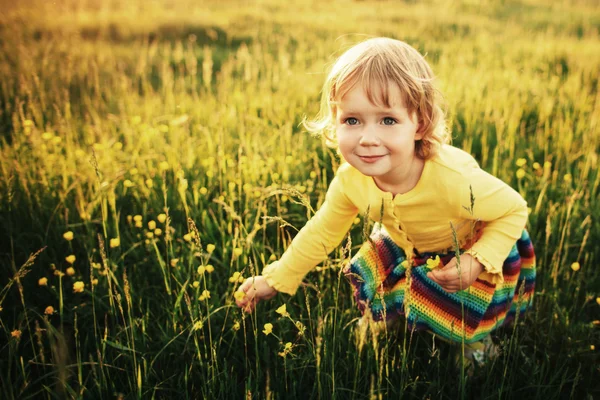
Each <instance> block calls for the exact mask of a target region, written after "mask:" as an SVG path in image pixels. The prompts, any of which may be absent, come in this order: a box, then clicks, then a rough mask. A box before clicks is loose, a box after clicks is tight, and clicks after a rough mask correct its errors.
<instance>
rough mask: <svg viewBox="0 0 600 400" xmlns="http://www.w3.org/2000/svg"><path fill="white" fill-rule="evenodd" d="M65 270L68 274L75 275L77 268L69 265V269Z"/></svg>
mask: <svg viewBox="0 0 600 400" xmlns="http://www.w3.org/2000/svg"><path fill="white" fill-rule="evenodd" d="M65 272H66V273H67V275H68V276H73V275H75V268H73V267H69V268H67V270H66V271H65Z"/></svg>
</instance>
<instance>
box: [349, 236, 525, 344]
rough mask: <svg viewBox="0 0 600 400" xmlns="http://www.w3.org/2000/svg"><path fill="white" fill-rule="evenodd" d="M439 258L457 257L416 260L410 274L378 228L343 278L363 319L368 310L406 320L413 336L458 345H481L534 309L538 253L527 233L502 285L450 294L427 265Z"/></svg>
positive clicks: (444, 259)
mask: <svg viewBox="0 0 600 400" xmlns="http://www.w3.org/2000/svg"><path fill="white" fill-rule="evenodd" d="M436 256H439V257H440V259H441V263H443V264H447V263H448V262H449V261H450V260H451V259H452V258H453V257H454V256H455V254H454V253H425V254H415V255H413V266H412V268H410V273H407V272H408V270H409V269H408V268H407V267H408V261H407V260H406V255H405V253H404V251H403V250H402V249H401V248H400V247H399V246H397V245H396V244H395V243H394V241H393V240H392V239H391V237H390V236H389V234H388V233H387V232H386V231H385V229H384V228H379V226H376V228H375V229H374V231H373V233H372V235H371V240H368V241H366V242H365V243H364V244H363V245H362V247H361V248H360V250H359V251H358V253H357V254H356V255H355V256H354V257H353V258H352V260H351V261H350V263H349V264H348V265H347V266H346V267H345V268H344V271H343V272H344V274H345V275H346V277H347V278H349V280H350V283H351V284H352V286H353V289H354V298H355V300H356V303H357V306H358V308H359V310H360V311H361V312H362V313H363V314H364V313H365V312H366V311H367V309H368V311H370V314H371V315H372V318H373V319H374V320H376V321H381V320H383V319H386V320H387V321H390V320H393V319H396V318H398V317H399V316H405V317H406V319H407V323H408V329H409V330H411V331H412V330H429V331H431V332H433V333H435V334H436V335H438V336H440V337H441V338H443V339H446V340H449V341H453V342H462V340H463V337H464V341H465V343H473V342H476V341H479V340H481V339H483V338H484V337H485V336H487V335H488V334H489V333H490V332H492V331H494V330H495V329H497V328H499V327H500V326H502V325H504V324H507V323H508V322H510V321H512V320H513V319H514V318H515V316H516V315H517V314H522V313H523V312H524V311H525V310H526V309H527V308H528V307H529V306H530V305H531V303H532V300H533V291H534V286H535V253H534V250H533V245H532V243H531V239H530V238H529V234H528V233H527V231H526V230H524V231H523V233H522V235H521V238H520V239H519V240H517V242H516V243H515V245H514V246H513V248H512V250H511V251H510V254H509V255H508V257H507V258H506V260H505V261H504V264H503V267H502V273H503V276H504V282H503V283H500V284H492V283H490V282H488V281H485V280H483V279H479V278H478V279H477V280H476V281H475V282H474V283H473V285H471V286H470V287H469V288H467V289H465V290H462V291H459V292H457V293H448V292H446V291H445V290H444V289H442V287H441V286H439V285H438V284H437V283H436V282H434V281H432V280H431V279H429V278H428V277H427V272H429V271H430V269H429V268H428V266H427V260H429V259H434V258H435V257H436ZM440 267H441V265H440ZM465 267H466V266H465ZM408 275H410V276H408ZM407 282H409V283H407Z"/></svg>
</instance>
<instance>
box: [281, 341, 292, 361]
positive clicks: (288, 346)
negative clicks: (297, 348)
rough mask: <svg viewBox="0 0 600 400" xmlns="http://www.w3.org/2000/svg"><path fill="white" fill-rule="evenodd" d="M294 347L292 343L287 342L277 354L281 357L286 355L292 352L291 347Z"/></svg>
mask: <svg viewBox="0 0 600 400" xmlns="http://www.w3.org/2000/svg"><path fill="white" fill-rule="evenodd" d="M293 347H294V345H293V344H292V342H287V343H286V344H285V345H284V346H283V351H282V352H279V353H277V354H278V355H280V356H281V357H284V358H285V356H287V355H288V354H290V353H291V352H292V348H293Z"/></svg>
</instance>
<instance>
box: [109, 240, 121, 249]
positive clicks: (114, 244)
mask: <svg viewBox="0 0 600 400" xmlns="http://www.w3.org/2000/svg"><path fill="white" fill-rule="evenodd" d="M120 245H121V239H119V238H112V239H110V248H111V249H114V248H115V247H119V246H120Z"/></svg>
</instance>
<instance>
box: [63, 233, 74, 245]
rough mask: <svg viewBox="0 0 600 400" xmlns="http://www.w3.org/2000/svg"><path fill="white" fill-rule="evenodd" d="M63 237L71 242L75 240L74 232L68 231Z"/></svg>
mask: <svg viewBox="0 0 600 400" xmlns="http://www.w3.org/2000/svg"><path fill="white" fill-rule="evenodd" d="M63 237H64V238H65V239H66V240H68V241H69V242H70V241H71V240H73V232H71V231H67V232H65V233H63Z"/></svg>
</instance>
